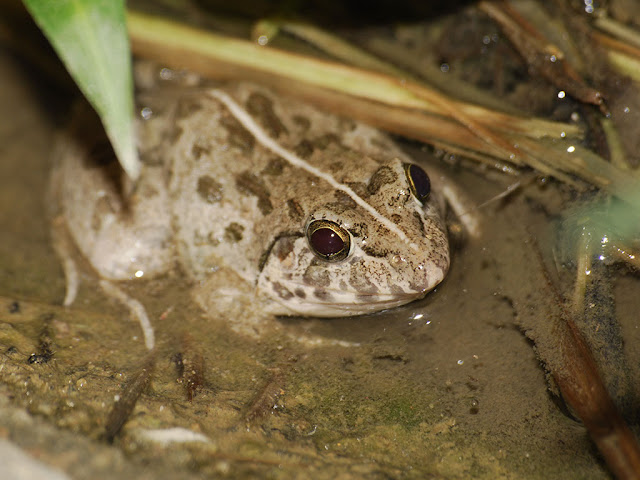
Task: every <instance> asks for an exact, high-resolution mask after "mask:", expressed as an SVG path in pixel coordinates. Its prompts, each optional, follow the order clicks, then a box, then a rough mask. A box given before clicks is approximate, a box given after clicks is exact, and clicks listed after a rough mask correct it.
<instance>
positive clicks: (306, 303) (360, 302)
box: [269, 291, 427, 318]
mask: <svg viewBox="0 0 640 480" xmlns="http://www.w3.org/2000/svg"><path fill="white" fill-rule="evenodd" d="M426 293H427V291H424V292H411V293H399V294H398V293H389V294H380V293H375V294H354V293H351V292H344V291H340V292H327V291H315V292H313V296H314V298H312V299H310V300H301V299H297V300H294V301H291V300H292V299H289V300H284V299H278V300H276V301H275V302H274V303H273V304H272V307H271V308H270V309H269V313H272V314H274V315H285V316H308V317H321V318H335V317H355V316H358V315H366V314H370V313H375V312H379V311H382V310H388V309H391V308H395V307H399V306H401V305H405V304H407V303H410V302H412V301H414V300H418V299H420V298H422V297H424V296H425V295H426ZM318 297H320V298H318Z"/></svg>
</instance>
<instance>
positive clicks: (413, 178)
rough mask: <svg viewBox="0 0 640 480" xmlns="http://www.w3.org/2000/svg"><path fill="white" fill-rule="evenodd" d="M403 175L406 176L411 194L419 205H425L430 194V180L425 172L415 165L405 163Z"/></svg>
mask: <svg viewBox="0 0 640 480" xmlns="http://www.w3.org/2000/svg"><path fill="white" fill-rule="evenodd" d="M404 173H405V175H406V176H407V181H408V182H409V190H411V194H412V195H413V196H414V197H415V198H416V199H417V200H418V201H419V202H420V203H425V202H426V201H427V200H428V199H429V195H430V194H431V180H430V179H429V175H427V172H425V171H424V170H423V169H422V167H420V166H418V165H416V164H415V163H405V164H404Z"/></svg>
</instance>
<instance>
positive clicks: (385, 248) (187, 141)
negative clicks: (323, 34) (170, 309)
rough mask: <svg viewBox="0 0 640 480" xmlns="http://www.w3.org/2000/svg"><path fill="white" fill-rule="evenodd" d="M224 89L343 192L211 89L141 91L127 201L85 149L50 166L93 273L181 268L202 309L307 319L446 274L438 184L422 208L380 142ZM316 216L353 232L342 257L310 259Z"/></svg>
mask: <svg viewBox="0 0 640 480" xmlns="http://www.w3.org/2000/svg"><path fill="white" fill-rule="evenodd" d="M225 91H226V92H227V93H228V94H229V95H231V96H232V97H233V98H234V99H235V101H236V102H237V104H238V105H239V106H240V107H242V109H244V110H245V111H246V112H248V113H250V114H251V116H252V117H253V118H254V119H255V121H256V122H257V123H258V124H259V125H260V127H261V128H262V130H264V132H266V133H267V134H268V135H269V136H270V137H271V138H273V139H275V140H277V142H278V143H279V144H280V145H281V146H282V147H284V148H286V149H287V150H289V151H290V152H294V153H295V154H296V155H297V156H298V157H299V158H301V159H303V160H305V161H306V162H307V163H308V164H309V165H312V166H314V167H316V168H318V169H320V170H322V171H323V172H324V173H325V174H329V175H331V176H332V177H333V179H334V180H335V181H336V182H338V183H340V184H341V185H344V186H347V187H348V188H349V189H350V190H349V192H352V193H353V194H351V193H345V192H344V191H341V190H337V189H335V188H333V187H332V186H331V185H330V184H328V183H327V182H326V181H325V180H323V179H321V178H318V177H317V176H315V175H314V174H312V173H309V172H308V171H305V170H304V169H301V168H299V167H296V166H294V165H292V164H291V163H290V162H289V161H287V160H286V159H285V158H282V157H280V156H278V155H276V154H275V153H273V152H272V151H270V150H269V149H267V148H265V147H264V146H263V145H262V144H261V143H260V141H258V140H257V139H256V138H255V136H254V135H253V134H252V133H251V132H250V131H249V129H248V128H246V126H245V125H243V124H242V123H241V121H239V120H238V118H236V116H234V115H233V114H232V113H231V112H230V110H229V109H228V108H226V107H225V106H224V105H223V104H222V103H221V102H220V101H219V100H218V99H217V98H215V96H213V95H210V94H209V92H208V91H207V90H204V89H197V88H183V89H180V88H172V89H170V90H163V89H162V88H158V89H156V90H150V91H146V92H143V93H142V94H141V95H140V97H139V101H140V102H141V105H140V107H141V108H142V107H147V108H150V109H151V111H152V115H151V116H150V118H149V119H148V120H140V122H139V136H140V143H141V153H142V159H143V161H144V163H145V168H144V173H143V177H142V180H141V181H140V182H139V183H138V184H137V186H136V192H135V194H134V195H133V196H132V197H131V198H130V199H129V200H128V201H127V203H125V202H124V201H123V200H122V197H121V196H119V195H118V191H117V189H116V188H114V187H113V182H111V181H110V180H109V179H108V177H107V176H106V175H105V173H106V171H105V167H104V166H100V165H97V164H95V163H94V162H93V159H92V157H90V155H89V153H87V151H86V150H83V147H82V145H81V144H78V143H74V142H69V144H68V145H67V148H66V152H63V154H62V161H61V162H60V166H59V168H58V173H57V176H58V177H59V178H60V180H59V182H60V183H61V186H60V187H59V191H60V197H61V206H62V209H63V215H64V217H65V219H66V220H67V224H68V227H69V230H70V232H71V234H72V236H73V237H74V238H75V240H76V242H77V244H78V246H79V247H80V250H81V251H82V252H83V253H84V255H85V256H86V257H87V258H88V259H89V261H90V262H91V263H92V265H93V266H94V267H95V268H96V270H97V271H98V273H99V274H100V275H101V276H103V277H105V278H110V279H115V280H119V279H127V278H132V277H133V276H134V274H135V272H136V271H142V272H144V275H145V276H148V275H154V274H158V273H161V272H163V271H166V270H167V269H169V268H172V267H173V266H174V265H176V264H179V265H180V266H181V267H182V269H183V270H184V271H185V272H187V273H188V274H189V275H191V276H192V277H193V278H194V279H196V280H198V282H197V283H196V284H197V287H196V288H197V292H194V296H195V298H196V299H197V300H198V302H199V303H200V304H201V305H202V306H203V307H204V308H205V309H207V310H212V309H216V310H219V309H220V308H223V309H224V307H220V305H219V303H220V302H219V301H220V300H221V299H222V300H223V303H224V302H227V303H229V302H230V300H229V299H230V298H231V297H232V296H233V295H238V294H239V295H248V296H249V298H251V299H253V300H251V303H253V304H259V305H260V310H261V311H263V312H268V313H273V314H303V315H314V316H343V315H357V314H361V313H366V312H370V311H376V310H381V309H384V308H389V307H393V306H395V305H400V304H403V303H407V302H409V301H411V300H412V299H415V298H418V297H421V296H423V295H424V294H425V293H426V292H427V291H428V290H430V289H432V288H433V287H434V286H435V285H437V283H439V282H440V281H441V280H442V278H443V277H444V275H445V274H446V271H447V269H448V265H449V250H448V244H447V238H446V232H445V228H444V225H443V222H442V219H441V215H440V209H441V208H442V205H441V201H440V198H439V197H438V195H437V192H434V193H432V195H431V197H430V198H429V200H427V201H426V202H425V204H424V205H423V204H422V203H421V202H419V201H418V200H417V199H416V198H415V197H414V196H413V194H412V193H411V191H410V188H409V182H408V179H407V176H406V173H405V169H404V164H406V163H411V162H412V160H411V159H410V158H408V157H407V156H406V155H405V154H404V153H403V152H402V151H400V150H399V149H398V148H397V147H396V146H395V145H394V144H393V142H391V140H390V139H389V138H388V137H387V136H385V135H384V134H382V133H380V132H378V131H376V130H374V129H372V128H370V127H367V126H364V125H361V124H358V123H355V122H353V121H351V120H347V119H343V118H340V117H336V116H334V115H329V114H325V113H322V112H319V111H318V110H317V109H315V108H312V107H310V106H308V105H304V104H301V103H299V102H297V101H294V100H292V99H288V98H285V97H280V96H276V95H275V94H274V93H273V92H271V91H269V90H267V89H264V88H261V87H258V86H255V85H251V84H240V85H236V86H234V87H230V88H225ZM354 196H355V197H357V198H355V197H354ZM356 200H358V201H364V202H366V203H367V204H368V205H370V206H371V209H370V210H369V211H367V210H365V209H363V208H362V207H361V206H360V204H358V201H356ZM76 202H77V203H76ZM372 211H373V213H372ZM105 212H106V215H105ZM380 216H382V217H384V218H385V219H387V221H388V222H390V223H392V224H393V225H394V228H396V229H397V231H396V232H393V231H391V230H390V229H389V228H387V227H385V225H384V224H382V223H380V221H379V217H380ZM318 219H326V220H331V221H333V222H335V223H336V224H338V225H340V226H341V227H343V228H344V229H346V230H347V231H348V232H349V236H350V239H351V250H350V252H349V255H348V256H347V258H345V259H344V260H341V261H337V262H336V261H333V262H332V261H327V260H325V259H323V258H321V257H319V256H317V255H316V254H314V253H313V251H312V249H311V248H310V246H309V241H308V239H307V235H306V228H307V226H308V225H309V223H310V222H311V221H313V220H318ZM387 225H388V224H387ZM398 232H402V233H401V235H403V236H404V237H405V238H404V239H403V238H401V237H400V236H398Z"/></svg>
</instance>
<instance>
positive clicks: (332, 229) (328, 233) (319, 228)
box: [307, 220, 351, 262]
mask: <svg viewBox="0 0 640 480" xmlns="http://www.w3.org/2000/svg"><path fill="white" fill-rule="evenodd" d="M307 240H308V241H309V246H310V247H311V250H313V252H314V253H315V254H316V255H318V256H319V257H320V258H323V259H324V260H329V261H332V262H334V261H339V260H344V259H345V258H347V255H349V250H350V248H351V237H350V236H349V232H347V231H346V230H345V229H344V228H342V227H341V226H340V225H338V224H337V223H335V222H331V221H329V220H314V221H312V222H311V223H310V224H309V226H308V227H307Z"/></svg>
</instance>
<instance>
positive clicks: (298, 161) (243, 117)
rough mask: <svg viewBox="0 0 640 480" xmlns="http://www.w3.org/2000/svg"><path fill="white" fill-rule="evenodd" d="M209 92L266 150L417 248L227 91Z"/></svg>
mask: <svg viewBox="0 0 640 480" xmlns="http://www.w3.org/2000/svg"><path fill="white" fill-rule="evenodd" d="M209 93H210V94H211V95H212V96H214V97H215V98H217V99H218V100H220V101H221V102H222V103H223V104H224V105H225V106H226V107H227V108H228V109H229V111H230V112H231V113H232V114H233V116H234V117H236V119H237V120H238V121H239V122H240V123H241V124H242V125H243V126H244V127H245V128H246V129H247V130H249V132H250V133H251V134H252V135H253V136H254V137H255V139H256V140H257V141H258V142H260V143H261V144H262V146H264V147H265V148H267V149H268V150H271V151H272V152H273V153H275V154H276V155H279V156H280V157H282V158H284V159H285V160H286V161H287V162H289V163H290V164H291V165H293V166H295V167H298V168H301V169H303V170H306V171H307V172H309V173H310V174H312V175H315V176H316V177H319V178H321V179H323V180H324V181H326V182H327V183H329V185H331V186H332V187H333V188H335V189H336V190H340V191H342V192H344V193H346V194H347V195H349V196H350V197H351V198H352V199H353V201H354V202H356V203H357V204H358V205H360V206H361V207H362V208H363V209H365V210H366V211H367V212H369V213H370V214H371V215H372V216H373V217H374V218H375V219H376V220H377V221H378V222H380V223H381V224H382V225H384V226H385V228H387V229H388V230H390V231H391V232H393V233H395V234H396V235H397V236H398V237H399V238H401V239H402V240H404V241H405V242H406V243H407V244H409V246H411V247H412V248H413V249H417V245H415V244H414V243H413V242H410V241H409V238H407V236H406V235H405V233H404V232H403V231H402V230H400V229H399V228H398V226H397V225H396V224H394V223H393V222H392V221H391V220H389V219H388V218H386V217H385V216H384V215H382V214H381V213H380V212H378V211H377V210H376V209H375V208H373V207H372V206H371V205H369V204H368V203H367V202H366V201H364V199H362V198H361V197H360V196H358V194H357V193H356V192H354V191H353V190H351V189H350V188H349V187H347V186H346V185H343V184H341V183H340V182H338V181H337V180H336V179H335V178H333V177H332V176H331V175H329V174H328V173H325V172H323V171H322V170H320V169H318V168H316V167H314V166H313V165H309V164H308V163H307V162H306V161H305V160H303V159H302V158H300V157H298V156H296V155H295V154H294V153H293V152H290V151H289V150H286V149H285V148H283V147H282V146H281V145H279V144H278V143H277V142H276V141H275V140H273V139H272V138H271V137H270V136H269V135H268V134H267V133H266V132H265V131H264V130H263V129H262V127H260V125H258V124H257V123H256V122H255V120H254V119H253V118H252V117H251V115H249V114H248V113H247V112H246V111H245V110H244V109H243V108H242V107H241V106H240V105H238V104H237V103H236V101H235V100H233V99H232V98H231V97H230V96H229V95H228V94H227V93H225V92H223V91H222V90H209Z"/></svg>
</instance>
